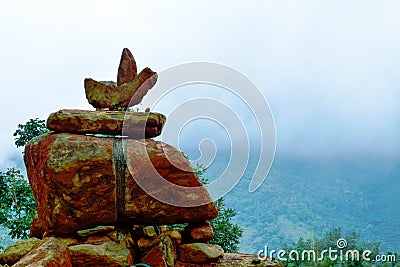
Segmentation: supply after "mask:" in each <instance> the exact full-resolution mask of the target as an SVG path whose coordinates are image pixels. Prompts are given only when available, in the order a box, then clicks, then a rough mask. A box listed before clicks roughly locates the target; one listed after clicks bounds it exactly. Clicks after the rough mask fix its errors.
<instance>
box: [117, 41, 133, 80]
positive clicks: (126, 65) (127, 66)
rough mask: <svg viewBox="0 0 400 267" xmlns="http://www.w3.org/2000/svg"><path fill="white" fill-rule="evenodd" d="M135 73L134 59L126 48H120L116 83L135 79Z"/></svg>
mask: <svg viewBox="0 0 400 267" xmlns="http://www.w3.org/2000/svg"><path fill="white" fill-rule="evenodd" d="M136 74H137V68H136V61H135V58H134V57H133V55H132V53H131V51H129V49H128V48H124V50H122V55H121V61H120V63H119V67H118V79H117V85H118V86H120V85H122V84H124V83H130V82H131V81H133V79H135V77H136Z"/></svg>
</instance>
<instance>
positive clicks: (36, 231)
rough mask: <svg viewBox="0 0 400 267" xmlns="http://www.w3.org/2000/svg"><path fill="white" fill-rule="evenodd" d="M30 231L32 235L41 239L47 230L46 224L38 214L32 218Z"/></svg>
mask: <svg viewBox="0 0 400 267" xmlns="http://www.w3.org/2000/svg"><path fill="white" fill-rule="evenodd" d="M29 232H30V237H36V238H39V239H41V238H42V237H43V235H44V233H45V232H46V228H45V226H44V225H43V223H42V221H41V220H39V217H38V216H37V215H35V216H34V217H33V218H32V223H31V227H30V229H29Z"/></svg>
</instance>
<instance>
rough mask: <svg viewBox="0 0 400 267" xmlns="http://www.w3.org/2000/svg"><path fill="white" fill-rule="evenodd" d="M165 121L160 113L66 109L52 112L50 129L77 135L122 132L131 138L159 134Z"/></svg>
mask: <svg viewBox="0 0 400 267" xmlns="http://www.w3.org/2000/svg"><path fill="white" fill-rule="evenodd" d="M164 124H165V116H164V115H162V114H160V113H144V112H125V111H89V110H77V109H63V110H60V111H58V112H54V113H52V114H50V116H49V118H48V119H47V128H49V129H50V130H52V131H55V132H62V133H76V134H105V135H122V134H124V135H125V136H128V137H129V138H139V139H140V138H144V137H146V138H152V137H156V136H159V135H160V134H161V130H162V128H163V126H164Z"/></svg>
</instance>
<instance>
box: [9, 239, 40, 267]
mask: <svg viewBox="0 0 400 267" xmlns="http://www.w3.org/2000/svg"><path fill="white" fill-rule="evenodd" d="M39 244H40V239H37V238H31V239H26V240H20V241H17V242H15V243H14V244H11V245H10V246H8V247H7V248H6V249H5V250H4V253H3V262H4V263H6V264H8V265H13V264H14V263H16V262H17V261H19V260H20V259H21V258H22V257H23V256H24V255H25V254H27V253H28V252H29V251H31V250H32V249H33V248H35V247H36V246H38V245H39Z"/></svg>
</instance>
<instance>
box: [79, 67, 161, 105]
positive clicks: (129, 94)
mask: <svg viewBox="0 0 400 267" xmlns="http://www.w3.org/2000/svg"><path fill="white" fill-rule="evenodd" d="M156 81H157V73H156V72H154V71H152V70H151V69H150V68H145V69H143V70H142V71H141V72H140V73H139V74H138V75H137V76H136V77H135V79H134V80H133V81H132V82H130V83H124V84H122V85H120V86H118V87H116V88H114V87H112V86H108V85H106V84H104V83H101V82H98V81H95V80H93V79H90V78H87V79H85V92H86V98H87V99H88V101H89V103H90V104H91V105H92V106H93V107H95V108H109V109H110V110H116V109H118V108H121V107H124V108H126V107H128V106H134V105H137V104H139V103H140V102H142V99H143V97H144V96H145V95H146V94H147V92H148V91H149V90H150V89H151V88H152V87H153V86H154V85H155V83H156Z"/></svg>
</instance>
